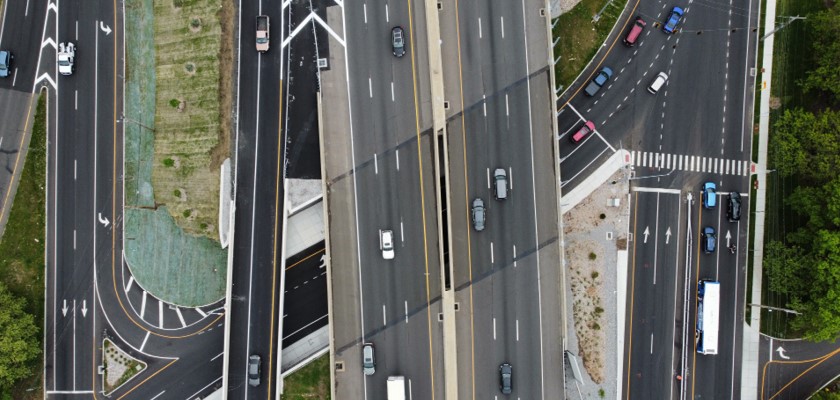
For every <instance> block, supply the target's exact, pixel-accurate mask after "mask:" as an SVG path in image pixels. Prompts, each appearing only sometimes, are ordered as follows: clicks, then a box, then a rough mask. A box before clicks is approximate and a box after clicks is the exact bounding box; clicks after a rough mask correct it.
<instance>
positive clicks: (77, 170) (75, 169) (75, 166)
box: [0, 140, 79, 181]
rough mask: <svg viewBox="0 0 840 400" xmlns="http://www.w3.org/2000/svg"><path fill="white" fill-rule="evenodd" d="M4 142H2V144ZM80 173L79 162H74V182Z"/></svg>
mask: <svg viewBox="0 0 840 400" xmlns="http://www.w3.org/2000/svg"><path fill="white" fill-rule="evenodd" d="M2 142H3V141H2V140H0V143H2ZM78 173H79V160H73V180H74V181H75V180H76V179H77V177H78Z"/></svg>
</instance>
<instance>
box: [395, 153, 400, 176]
mask: <svg viewBox="0 0 840 400" xmlns="http://www.w3.org/2000/svg"><path fill="white" fill-rule="evenodd" d="M394 153H395V154H396V155H397V171H399V170H400V149H397V150H395V151H394Z"/></svg>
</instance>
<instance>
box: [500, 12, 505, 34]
mask: <svg viewBox="0 0 840 400" xmlns="http://www.w3.org/2000/svg"><path fill="white" fill-rule="evenodd" d="M499 18H501V20H502V39H504V38H505V17H499Z"/></svg>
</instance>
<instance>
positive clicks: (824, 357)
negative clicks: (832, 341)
mask: <svg viewBox="0 0 840 400" xmlns="http://www.w3.org/2000/svg"><path fill="white" fill-rule="evenodd" d="M837 353H840V348H838V349H835V350H834V351H832V352H831V353H828V354H826V355H824V356H822V357H818V358H814V359H811V360H802V361H776V360H774V361H769V362H767V363H765V364H764V371H762V373H761V398H762V399H763V398H764V374H765V373H766V371H767V366H768V365H769V364H770V363H778V364H804V363H809V362H814V361H817V360H819V362H818V363H816V364H814V365H812V366H810V367H808V369H806V370H805V371H802V373H800V374H799V375H797V376H796V377H795V378H793V379H791V380H790V382H788V383H787V384H786V385H785V386H782V388H781V389H779V391H778V392H776V394H774V395H773V396H771V397H770V400H772V399H774V398H775V397H776V396H778V395H780V394H782V392H784V391H785V389H787V388H788V386H790V385H792V384H793V382H796V381H797V380H799V378H801V377H802V376H803V375H805V374H807V373H808V372H810V371H811V370H812V369H814V368H815V367H816V366H818V365H820V364H822V363H824V362H826V361H827V360H828V359H829V358H831V357H834V356H835V355H837Z"/></svg>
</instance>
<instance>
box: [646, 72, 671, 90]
mask: <svg viewBox="0 0 840 400" xmlns="http://www.w3.org/2000/svg"><path fill="white" fill-rule="evenodd" d="M665 82H668V75H667V74H665V73H664V72H660V73H659V75H657V76H656V79H654V80H653V82H651V83H650V86H648V92H650V93H652V94H656V92H658V91H659V89H662V85H664V84H665Z"/></svg>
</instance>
